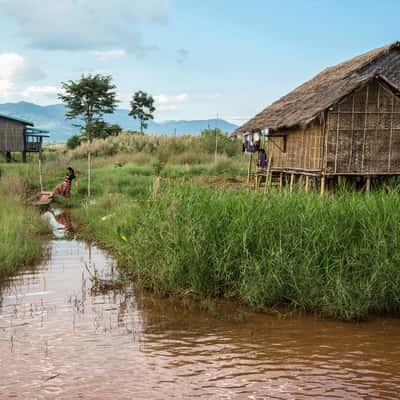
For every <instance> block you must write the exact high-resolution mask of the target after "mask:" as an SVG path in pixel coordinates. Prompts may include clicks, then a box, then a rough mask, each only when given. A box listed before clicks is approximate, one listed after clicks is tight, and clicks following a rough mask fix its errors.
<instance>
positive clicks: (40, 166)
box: [39, 151, 43, 192]
mask: <svg viewBox="0 0 400 400" xmlns="http://www.w3.org/2000/svg"><path fill="white" fill-rule="evenodd" d="M39 182H40V191H41V192H43V176H42V151H40V152H39Z"/></svg>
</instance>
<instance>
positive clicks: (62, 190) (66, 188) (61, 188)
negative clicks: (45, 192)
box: [53, 178, 71, 197]
mask: <svg viewBox="0 0 400 400" xmlns="http://www.w3.org/2000/svg"><path fill="white" fill-rule="evenodd" d="M70 192H71V181H70V180H69V179H67V178H66V179H65V180H64V182H63V183H60V184H59V185H57V186H56V188H55V189H54V191H53V194H57V195H59V196H64V197H68V196H69V194H70Z"/></svg>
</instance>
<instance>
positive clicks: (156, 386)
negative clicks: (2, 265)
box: [0, 211, 400, 400]
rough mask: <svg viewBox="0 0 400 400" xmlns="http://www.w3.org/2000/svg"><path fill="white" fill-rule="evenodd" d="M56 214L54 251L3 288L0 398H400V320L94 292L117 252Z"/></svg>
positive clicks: (109, 271)
mask: <svg viewBox="0 0 400 400" xmlns="http://www.w3.org/2000/svg"><path fill="white" fill-rule="evenodd" d="M50 219H51V221H52V225H53V227H54V233H55V239H54V240H52V241H51V242H50V243H49V245H48V258H46V260H45V261H43V262H42V263H41V264H40V265H38V266H37V267H36V268H34V269H31V270H25V271H23V272H21V273H20V274H19V275H18V276H16V277H14V278H13V279H11V280H10V281H9V282H8V283H7V285H6V286H5V287H3V289H2V291H1V295H0V298H1V303H0V399H30V400H32V399H68V400H70V399H100V400H101V399H105V400H106V399H170V398H171V399H172V398H176V399H192V398H201V399H306V398H312V399H318V398H320V399H343V398H348V399H399V398H400V343H399V342H400V320H398V319H391V318H385V319H373V320H371V321H370V322H367V323H362V324H353V323H341V322H336V321H331V320H318V319H313V318H312V317H299V316H297V317H291V318H288V319H282V318H278V317H277V316H273V315H265V314H259V313H252V312H249V311H248V310H245V309H243V310H242V309H240V308H239V307H237V306H233V305H223V304H220V305H216V306H215V305H214V306H213V304H212V303H211V304H208V305H207V303H198V302H197V303H195V302H191V301H190V300H176V299H175V300H172V299H159V298H157V297H155V296H151V295H149V294H146V295H144V294H140V293H139V294H138V293H135V292H134V291H132V290H130V289H127V290H126V291H124V292H123V293H113V292H109V293H107V294H100V293H96V292H95V291H93V290H92V287H91V286H92V283H91V280H90V275H89V271H90V272H91V273H93V270H94V269H96V271H97V273H98V274H101V275H104V276H110V274H112V273H115V262H114V261H113V260H112V259H111V258H110V257H108V256H107V254H105V253H104V252H103V251H101V250H100V249H98V248H97V247H96V246H93V245H91V244H90V243H85V242H82V241H79V240H76V239H74V238H73V237H71V236H69V237H68V236H66V231H71V230H72V224H71V223H70V221H69V220H68V218H67V217H66V216H64V215H63V214H61V213H58V212H57V211H56V212H55V215H50ZM113 271H114V272H113ZM205 308H207V310H205Z"/></svg>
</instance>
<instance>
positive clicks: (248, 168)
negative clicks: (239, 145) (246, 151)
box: [247, 153, 253, 185]
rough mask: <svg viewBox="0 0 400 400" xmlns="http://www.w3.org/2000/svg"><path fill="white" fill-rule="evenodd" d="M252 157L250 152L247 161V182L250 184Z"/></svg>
mask: <svg viewBox="0 0 400 400" xmlns="http://www.w3.org/2000/svg"><path fill="white" fill-rule="evenodd" d="M252 159H253V153H250V158H249V163H248V166H247V184H248V185H249V184H250V176H251V162H252Z"/></svg>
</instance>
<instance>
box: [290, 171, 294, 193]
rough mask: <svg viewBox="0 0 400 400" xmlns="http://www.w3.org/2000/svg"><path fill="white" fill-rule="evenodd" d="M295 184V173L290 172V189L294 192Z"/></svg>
mask: <svg viewBox="0 0 400 400" xmlns="http://www.w3.org/2000/svg"><path fill="white" fill-rule="evenodd" d="M293 185H294V174H293V173H291V174H290V191H291V192H293Z"/></svg>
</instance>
